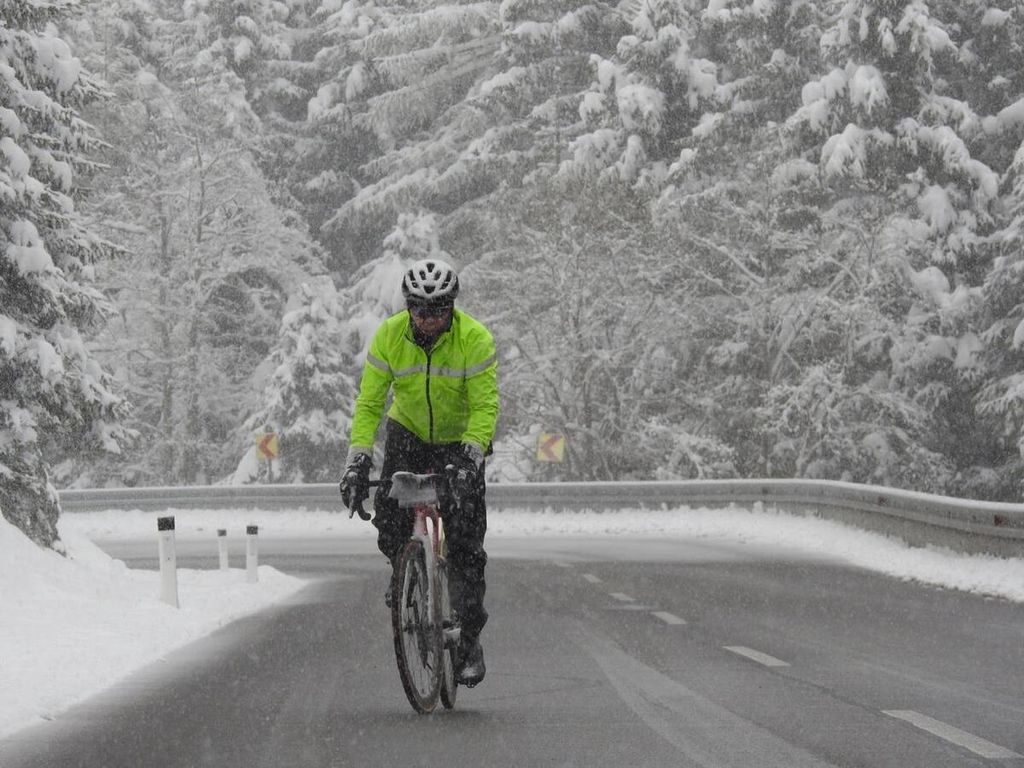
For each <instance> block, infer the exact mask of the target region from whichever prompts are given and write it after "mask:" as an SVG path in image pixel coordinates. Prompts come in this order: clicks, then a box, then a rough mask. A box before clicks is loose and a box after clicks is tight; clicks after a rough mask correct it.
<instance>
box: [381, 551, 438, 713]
mask: <svg viewBox="0 0 1024 768" xmlns="http://www.w3.org/2000/svg"><path fill="white" fill-rule="evenodd" d="M392 578H393V579H394V581H393V582H392V586H391V589H392V591H391V594H392V595H394V598H393V599H392V602H391V628H392V634H393V635H394V640H395V659H396V660H397V661H398V674H399V676H400V677H401V678H402V687H403V688H404V689H405V695H406V696H407V697H408V699H409V703H410V704H412V708H413V709H415V710H416V711H417V712H419V713H421V714H426V713H428V712H432V711H433V710H434V707H436V706H437V697H438V693H439V688H440V686H441V667H442V655H443V647H442V635H441V626H440V624H439V623H438V622H437V621H435V616H436V615H437V612H436V611H435V610H434V606H432V605H431V604H430V597H431V596H430V589H429V583H428V581H427V562H426V558H425V557H424V553H423V545H422V544H421V543H420V542H418V541H410V542H409V543H408V544H406V545H405V549H404V550H402V554H401V555H400V556H399V559H398V565H397V566H396V567H395V572H394V576H393V577H392ZM435 599H436V597H435Z"/></svg>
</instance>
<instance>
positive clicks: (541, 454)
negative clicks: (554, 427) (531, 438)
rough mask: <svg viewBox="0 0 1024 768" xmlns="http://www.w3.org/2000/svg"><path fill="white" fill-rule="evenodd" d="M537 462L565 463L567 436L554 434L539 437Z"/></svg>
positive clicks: (548, 433) (547, 433)
mask: <svg viewBox="0 0 1024 768" xmlns="http://www.w3.org/2000/svg"><path fill="white" fill-rule="evenodd" d="M537 461H555V462H559V463H561V462H563V461H565V435H560V434H558V433H553V432H541V433H540V434H539V435H537Z"/></svg>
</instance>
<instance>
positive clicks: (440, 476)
mask: <svg viewBox="0 0 1024 768" xmlns="http://www.w3.org/2000/svg"><path fill="white" fill-rule="evenodd" d="M454 469H455V467H453V466H452V465H451V464H449V465H447V466H446V467H445V468H444V471H443V472H432V473H427V474H426V475H425V477H427V478H430V479H431V480H441V481H442V482H444V483H445V485H446V486H447V485H448V482H449V478H448V475H449V474H450V473H451V472H452V471H453V470H454ZM384 482H385V481H384V479H383V478H378V479H376V480H370V481H368V482H367V486H368V487H371V488H372V487H374V486H379V485H382V484H383V483H384ZM456 498H457V497H456ZM364 501H365V499H360V500H359V501H358V502H357V503H356V504H354V505H352V509H350V510H349V511H348V517H349V519H350V520H351V519H352V515H353V514H358V515H359V519H360V520H369V519H370V513H369V512H367V511H366V510H364V509H363V502H364Z"/></svg>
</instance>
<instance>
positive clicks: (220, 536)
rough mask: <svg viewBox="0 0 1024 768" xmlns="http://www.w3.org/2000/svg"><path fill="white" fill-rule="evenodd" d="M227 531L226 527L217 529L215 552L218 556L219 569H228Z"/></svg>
mask: <svg viewBox="0 0 1024 768" xmlns="http://www.w3.org/2000/svg"><path fill="white" fill-rule="evenodd" d="M227 536H228V532H227V529H226V528H218V529H217V554H218V555H219V556H220V569H221V570H222V571H226V570H227V569H228V538H227Z"/></svg>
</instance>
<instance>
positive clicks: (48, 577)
mask: <svg viewBox="0 0 1024 768" xmlns="http://www.w3.org/2000/svg"><path fill="white" fill-rule="evenodd" d="M66 519H67V518H64V519H62V521H61V526H60V533H61V538H62V540H63V542H64V545H65V547H66V550H67V553H68V556H67V557H61V556H60V555H59V554H57V553H56V552H53V551H51V550H44V549H41V548H40V547H38V546H36V545H35V544H34V543H32V542H31V541H30V540H29V539H28V538H26V537H25V536H24V535H22V533H21V532H20V531H18V530H17V529H16V528H14V526H12V525H11V524H10V523H8V522H7V521H6V520H4V519H3V518H0V584H2V585H3V588H2V589H0V623H2V627H3V631H2V632H0V660H2V663H0V691H2V692H3V695H0V736H3V735H5V734H8V733H11V732H13V731H15V730H18V729H20V728H22V727H25V726H28V725H31V724H33V723H35V722H38V721H39V720H40V719H47V718H50V717H52V716H53V715H55V714H56V713H58V712H60V711H62V710H64V709H66V708H67V707H69V706H71V705H72V704H74V703H76V702H78V701H81V700H83V699H85V698H88V697H89V696H92V695H93V694H95V693H98V692H100V691H102V690H103V689H105V688H108V687H109V686H111V685H112V684H113V683H115V682H117V681H118V680H119V679H121V678H123V677H124V676H126V675H127V674H128V673H129V672H131V671H133V670H135V669H138V668H140V667H142V666H145V665H146V664H148V663H149V662H152V661H156V660H158V659H159V658H160V657H161V656H163V655H164V654H166V653H167V652H169V651H171V650H173V649H175V648H179V647H181V646H183V645H185V644H187V643H189V642H191V641H193V640H195V639H197V638H200V637H203V636H205V635H208V634H210V633H211V632H213V631H214V630H216V629H217V628H219V627H222V626H224V625H226V624H228V623H229V622H231V621H233V620H235V619H237V618H239V617H241V616H245V615H247V614H251V613H255V612H256V611H259V610H261V609H263V608H265V607H267V606H268V605H270V604H272V603H275V602H277V601H279V600H282V599H284V598H286V597H288V596H290V595H292V594H294V593H295V592H297V591H298V590H299V589H301V588H302V587H304V586H305V585H306V584H307V583H308V582H306V581H304V580H302V579H298V578H295V577H292V576H287V575H285V574H283V573H280V572H279V571H277V570H275V569H273V568H270V567H267V566H261V567H260V568H259V582H258V583H256V584H250V583H247V582H246V580H245V571H244V570H238V569H235V570H230V571H228V572H226V573H225V572H221V571H194V570H184V569H179V571H178V580H179V581H178V583H179V596H180V602H181V608H180V609H175V608H172V607H171V606H169V605H166V604H164V603H161V602H160V601H159V599H158V597H159V594H160V584H159V574H158V573H157V572H156V571H140V570H130V569H128V568H127V567H125V565H124V563H122V562H121V561H119V560H113V559H111V558H110V557H108V556H107V555H106V554H104V553H103V552H102V551H100V550H99V549H98V548H97V547H96V546H95V545H93V544H92V543H91V542H90V541H89V540H88V539H87V538H86V537H84V536H82V535H81V534H79V533H76V532H75V531H74V530H72V528H73V526H68V525H65V524H64V521H65V520H66ZM154 541H155V534H154Z"/></svg>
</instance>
